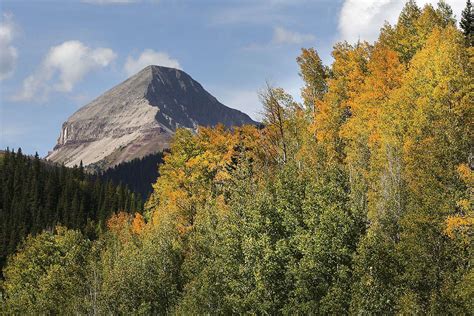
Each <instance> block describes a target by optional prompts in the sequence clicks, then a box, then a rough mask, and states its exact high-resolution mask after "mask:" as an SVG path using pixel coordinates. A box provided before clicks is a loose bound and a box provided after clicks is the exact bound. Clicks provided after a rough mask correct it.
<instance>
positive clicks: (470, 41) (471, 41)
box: [459, 0, 474, 47]
mask: <svg viewBox="0 0 474 316" xmlns="http://www.w3.org/2000/svg"><path fill="white" fill-rule="evenodd" d="M459 26H460V27H461V30H462V32H463V34H464V38H465V39H466V43H467V45H468V46H471V47H472V46H474V11H473V9H472V4H471V0H467V1H466V7H465V8H464V10H463V11H462V13H461V21H460V22H459Z"/></svg>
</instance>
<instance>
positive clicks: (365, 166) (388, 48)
mask: <svg viewBox="0 0 474 316" xmlns="http://www.w3.org/2000/svg"><path fill="white" fill-rule="evenodd" d="M465 12H467V13H465V14H463V21H467V20H469V19H467V18H466V14H468V15H469V18H470V20H469V21H471V22H469V23H470V24H469V25H468V27H469V28H468V29H467V30H466V29H465V27H463V28H462V30H459V29H458V28H457V27H456V22H455V20H454V18H453V14H452V11H451V9H450V8H449V6H447V5H446V4H445V3H444V2H442V1H441V2H440V3H439V4H438V6H437V7H433V6H431V5H426V6H425V7H423V8H419V7H418V6H417V5H416V3H415V2H414V1H408V2H407V4H406V5H405V7H404V9H403V10H402V12H401V13H400V16H399V19H398V22H397V23H396V24H395V25H389V24H386V25H385V26H384V27H383V28H382V29H381V32H380V36H379V38H378V40H377V41H376V42H375V43H373V44H369V43H366V42H358V43H356V44H353V45H352V44H349V43H346V42H343V43H338V44H336V45H335V46H334V50H333V53H332V55H333V58H334V62H333V63H332V65H331V66H330V67H328V66H325V65H323V63H322V61H321V59H320V58H319V56H318V54H317V52H316V50H314V49H312V48H309V49H303V50H302V52H301V55H300V56H299V57H298V58H297V62H298V64H299V67H300V75H301V77H302V78H303V80H304V82H305V85H304V87H303V88H302V96H303V99H304V102H303V104H299V103H297V102H295V101H294V100H293V98H292V97H291V96H290V95H289V94H287V93H286V92H285V91H284V90H283V89H280V88H275V87H271V86H268V87H267V88H266V89H265V90H264V91H262V93H261V101H262V103H263V105H264V121H263V125H264V127H263V128H256V127H253V126H244V127H241V128H234V129H232V130H226V129H225V128H224V127H222V126H217V127H215V128H200V130H199V132H198V133H197V134H193V133H191V132H190V131H187V130H179V131H177V133H176V135H175V137H174V141H173V143H172V146H171V150H170V153H168V154H166V155H165V157H164V163H163V164H162V165H161V166H160V170H159V173H160V177H159V178H158V180H157V181H156V183H155V184H154V185H153V193H152V194H151V196H150V197H149V199H148V200H147V202H146V203H145V209H144V213H143V215H141V214H138V213H137V214H135V215H132V214H128V213H117V214H115V215H113V216H111V217H110V218H109V219H108V221H107V227H108V229H107V230H106V231H105V232H103V233H102V234H101V235H100V237H99V238H98V239H97V240H95V241H91V240H90V239H89V238H87V237H86V236H85V235H84V234H83V233H81V232H80V231H79V230H74V229H73V230H68V229H65V228H63V227H58V228H57V229H56V231H55V232H52V231H46V232H43V233H41V234H39V235H37V236H36V237H30V238H28V239H27V240H26V242H25V243H23V244H22V246H21V247H20V248H19V250H18V252H17V253H16V254H15V255H13V256H11V257H10V258H9V260H8V264H7V266H6V268H5V269H4V275H5V280H4V282H3V285H2V289H3V292H2V299H3V302H2V304H3V305H2V306H4V307H5V311H6V313H12V314H23V313H35V314H74V313H79V314H185V315H187V314H193V315H194V314H199V315H200V314H264V315H268V314H271V315H279V314H290V315H293V314H297V315H298V314H310V315H312V314H322V315H326V314H335V315H340V314H342V315H344V314H356V315H394V314H431V315H469V314H472V311H473V310H474V299H473V297H474V268H473V260H474V253H473V247H472V245H473V225H474V211H473V208H472V203H473V197H474V191H473V184H474V174H473V169H474V162H473V159H474V158H473V153H472V148H473V145H474V144H473V140H474V135H473V128H472V127H473V126H472V124H473V122H474V120H473V118H474V117H473V114H474V113H473V106H472V105H473V80H472V78H473V60H474V48H473V47H472V32H471V30H472V9H469V10H468V11H466V10H465ZM461 26H462V25H461Z"/></svg>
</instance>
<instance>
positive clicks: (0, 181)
mask: <svg viewBox="0 0 474 316" xmlns="http://www.w3.org/2000/svg"><path fill="white" fill-rule="evenodd" d="M141 207H142V206H141V201H140V199H139V198H138V197H136V196H135V194H134V193H132V192H130V191H129V190H128V189H126V188H125V187H123V186H121V185H118V186H116V185H114V184H112V183H111V182H110V181H109V182H102V181H100V180H99V179H96V178H94V177H92V176H89V175H87V174H85V173H84V169H83V168H82V165H81V166H79V167H74V168H66V167H64V166H56V165H52V164H49V163H46V162H44V161H41V160H40V159H39V157H38V154H36V155H35V156H34V157H28V156H25V155H23V154H22V152H21V149H18V151H17V152H16V153H15V152H13V151H10V150H6V151H5V152H4V153H3V160H2V163H0V267H3V265H4V262H5V260H6V257H7V255H9V254H11V253H13V252H14V251H15V249H16V246H17V244H18V243H19V242H21V240H22V239H23V238H25V237H26V236H27V235H28V234H32V235H36V234H39V233H41V232H42V231H43V230H44V229H49V230H52V229H53V228H54V227H55V226H56V225H64V226H67V227H69V228H75V229H81V230H82V231H83V232H84V233H86V234H87V235H88V236H89V237H94V236H96V234H97V230H98V228H100V227H101V226H102V225H103V224H104V223H105V220H106V219H107V217H108V216H109V215H110V214H112V213H113V212H116V211H119V210H125V211H134V210H140V209H141Z"/></svg>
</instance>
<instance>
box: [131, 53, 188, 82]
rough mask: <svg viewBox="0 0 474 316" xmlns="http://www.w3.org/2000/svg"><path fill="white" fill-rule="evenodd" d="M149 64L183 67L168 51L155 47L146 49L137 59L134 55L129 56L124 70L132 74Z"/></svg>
mask: <svg viewBox="0 0 474 316" xmlns="http://www.w3.org/2000/svg"><path fill="white" fill-rule="evenodd" d="M149 65H158V66H165V67H170V68H177V69H181V66H180V65H179V62H178V61H177V60H176V59H173V58H171V57H170V56H169V55H168V54H167V53H163V52H156V51H154V50H153V49H145V50H144V51H143V52H142V53H141V54H140V56H138V58H136V59H135V58H133V57H132V56H128V57H127V61H126V62H125V65H124V70H125V72H126V73H127V75H129V76H131V75H134V74H136V73H137V72H139V71H140V70H142V69H143V68H145V67H146V66H149Z"/></svg>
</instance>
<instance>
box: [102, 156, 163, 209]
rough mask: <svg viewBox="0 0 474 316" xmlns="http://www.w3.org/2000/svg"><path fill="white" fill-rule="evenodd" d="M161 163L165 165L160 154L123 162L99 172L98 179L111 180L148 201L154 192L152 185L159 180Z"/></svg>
mask: <svg viewBox="0 0 474 316" xmlns="http://www.w3.org/2000/svg"><path fill="white" fill-rule="evenodd" d="M161 163H163V153H162V152H158V153H156V154H151V155H148V156H145V157H143V158H136V159H132V160H130V161H127V162H122V163H120V164H118V165H116V166H114V167H112V168H108V169H106V170H104V171H101V172H99V173H98V177H99V178H100V179H102V180H103V181H109V180H110V181H112V182H113V183H115V184H116V185H120V184H122V185H124V186H126V187H127V188H129V189H130V190H131V191H133V192H135V193H138V194H140V196H141V198H142V199H143V200H146V199H147V198H148V196H149V195H150V194H151V192H152V191H153V188H152V184H153V183H154V182H155V181H156V178H158V166H159V165H160V164H161Z"/></svg>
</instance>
